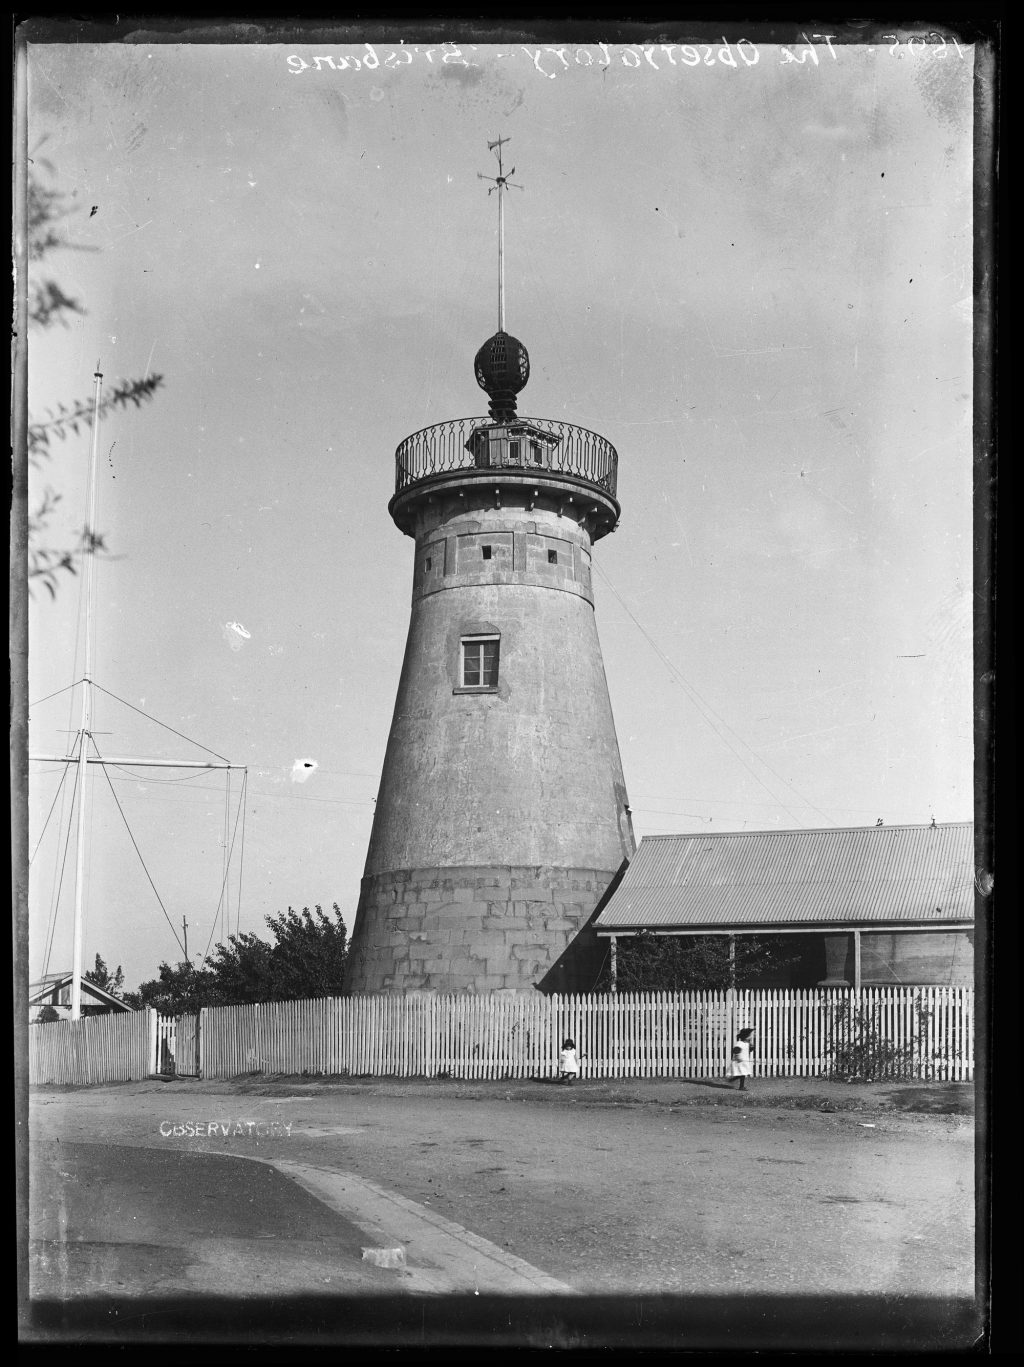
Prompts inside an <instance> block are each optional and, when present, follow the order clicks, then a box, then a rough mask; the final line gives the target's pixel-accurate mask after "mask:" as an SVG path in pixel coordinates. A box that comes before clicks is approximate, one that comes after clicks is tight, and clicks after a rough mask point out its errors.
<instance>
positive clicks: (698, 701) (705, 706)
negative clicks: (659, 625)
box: [594, 561, 835, 826]
mask: <svg viewBox="0 0 1024 1367" xmlns="http://www.w3.org/2000/svg"><path fill="white" fill-rule="evenodd" d="M594 564H595V567H596V569H597V571H598V573H599V574H600V575H601V578H602V579H603V580H604V582H605V583H606V584H607V585H608V587H609V588H610V589H611V591H612V593H613V594H614V595H615V597H616V598H617V599H618V601H619V603H620V604H621V605H622V608H623V610H624V611H625V612H626V614H627V616H628V617H629V619H630V621H631V622H632V623H633V625H634V626H635V627H636V628H637V630H638V631H639V632H640V634H641V635H642V636H643V637H644V639H645V640H646V641H647V642H648V644H649V645H650V646H651V649H652V650H653V651H654V653H655V654H656V655H657V656H658V659H659V660H661V662H662V664H664V665H665V667H666V668H667V669H668V670H669V671H670V672H671V673H672V675H673V676H674V677H675V678H676V679H677V680H678V682H679V683H680V684H681V685H682V687H683V691H684V693H685V694H686V697H687V698H688V699H689V701H690V703H691V704H692V705H693V706H694V708H696V710H697V712H698V713H699V714H700V715H701V717H702V718H703V719H704V721H705V722H707V724H708V726H709V727H710V728H711V730H712V731H714V733H715V734H716V735H717V736H718V738H719V740H720V741H721V742H722V744H723V745H724V746H725V747H726V749H727V750H729V751H730V752H731V753H732V755H733V756H734V757H735V758H736V759H737V760H739V762H740V764H742V765H743V767H744V769H746V770H747V772H748V773H749V774H750V775H751V777H752V778H753V779H754V780H755V782H757V783H759V784H760V785H761V787H762V788H763V789H764V790H765V792H766V793H769V794H771V796H772V797H773V798H774V799H775V801H776V802H777V803H778V804H779V806H780V807H781V808H782V810H783V811H784V812H787V813H788V814H789V816H791V817H792V818H793V820H794V821H795V822H796V823H797V825H798V826H802V823H801V821H800V818H799V817H798V816H797V815H796V814H795V812H794V811H793V810H792V808H791V807H790V806H789V805H788V804H787V803H786V802H785V801H784V800H783V799H782V798H781V797H780V796H779V795H778V794H777V793H776V792H774V791H773V789H772V788H771V787H770V786H769V784H767V783H766V782H765V781H764V779H763V778H762V777H761V776H760V774H758V773H757V771H756V770H755V769H754V768H753V767H752V766H751V765H750V764H749V763H748V762H747V760H746V759H745V758H744V757H743V755H742V754H741V753H740V752H739V750H737V749H736V747H735V746H734V745H733V744H732V743H731V741H730V740H729V737H728V736H727V735H725V734H724V731H723V730H722V728H725V730H726V731H729V732H731V733H732V735H733V736H735V738H736V740H737V741H738V742H739V744H740V745H742V746H743V747H744V748H745V749H747V750H749V751H750V753H751V755H753V757H754V758H755V759H756V760H757V761H758V763H760V764H763V765H764V767H765V768H766V769H767V770H768V772H769V773H770V774H772V775H773V776H774V777H775V778H777V779H778V781H779V782H780V783H782V784H784V785H785V786H786V787H787V788H789V789H790V791H791V792H793V793H794V794H795V795H796V796H797V797H798V798H800V803H801V805H802V806H804V807H806V808H808V809H809V810H810V811H814V812H817V813H818V815H819V816H821V817H822V818H823V819H824V820H825V821H826V822H827V823H828V824H829V825H830V826H832V825H835V822H833V821H832V820H831V819H830V818H829V816H828V815H827V813H825V812H823V811H822V810H821V808H820V807H818V806H816V805H815V804H814V803H813V802H808V801H807V799H806V798H805V797H804V796H803V795H802V794H801V793H799V792H797V790H796V789H795V788H794V787H793V785H792V784H791V783H790V782H789V780H788V779H786V778H784V777H783V776H782V775H781V774H780V773H779V772H778V771H777V770H776V769H774V768H773V767H772V765H770V764H769V763H768V761H767V760H766V759H762V758H761V756H760V755H758V754H757V752H756V751H755V750H753V749H752V748H751V747H750V746H749V745H747V743H746V741H744V740H743V738H742V737H741V736H740V735H739V734H738V733H737V732H736V731H735V730H733V728H732V727H731V726H730V725H729V723H728V722H727V721H726V720H725V718H724V717H723V716H721V714H720V713H718V712H716V711H715V709H714V708H713V707H712V706H711V704H710V703H709V702H707V701H706V700H705V699H704V698H703V697H701V695H700V693H699V692H698V691H697V689H696V688H695V687H694V686H693V684H691V683H690V681H689V680H688V679H687V678H686V677H685V676H684V675H683V674H682V673H681V671H680V670H679V669H678V668H677V667H676V666H675V665H674V664H673V663H672V661H671V660H670V659H669V657H668V656H667V655H666V654H665V652H664V651H663V650H662V649H661V647H660V646H659V645H658V643H657V642H656V641H655V639H654V637H653V636H651V634H650V632H648V631H647V629H646V628H645V627H644V626H643V624H642V623H641V622H640V621H639V620H638V619H637V617H636V615H635V614H634V613H633V611H632V610H631V609H630V607H629V605H628V603H627V602H626V600H625V599H624V598H623V597H622V595H621V594H620V593H619V591H618V589H616V587H615V585H614V584H613V583H612V581H611V580H610V579H609V578H608V575H607V574H606V573H605V571H604V570H603V569H602V568H601V566H600V565H598V564H597V561H595V562H594ZM713 719H717V721H718V722H719V723H720V724H721V725H720V726H716V725H715V720H713Z"/></svg>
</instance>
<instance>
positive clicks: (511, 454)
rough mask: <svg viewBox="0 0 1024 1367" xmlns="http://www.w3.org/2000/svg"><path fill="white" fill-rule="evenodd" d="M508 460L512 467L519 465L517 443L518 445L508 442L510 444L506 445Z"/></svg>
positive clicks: (515, 442)
mask: <svg viewBox="0 0 1024 1367" xmlns="http://www.w3.org/2000/svg"><path fill="white" fill-rule="evenodd" d="M508 458H509V462H510V463H511V464H512V465H518V464H519V443H518V442H517V441H510V442H509V444H508Z"/></svg>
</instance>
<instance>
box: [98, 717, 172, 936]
mask: <svg viewBox="0 0 1024 1367" xmlns="http://www.w3.org/2000/svg"><path fill="white" fill-rule="evenodd" d="M119 701H120V700H119ZM93 748H94V749H95V750H96V754H97V757H98V758H101V759H102V756H100V752H99V748H98V747H97V746H96V742H95V740H94V741H93ZM100 768H101V769H102V770H103V776H104V778H105V779H106V780H107V787H108V788H109V789H110V793H111V796H112V797H113V799H114V802H115V804H116V806H117V810H118V811H119V812H120V814H121V820H122V821H123V822H124V828H125V830H126V831H127V832H128V838H129V840H131V842H132V844H133V845H134V847H135V853H136V854H137V855H138V856H139V863H140V864H141V865H142V868H143V871H144V873H145V875H146V877H147V878H148V879H149V886H150V887H151V888H152V889H153V895H154V896H155V897H156V900H157V902H158V903H159V905H160V910H161V911H162V912H163V914H164V920H165V921H166V922H167V924H168V925H169V926H170V928H171V934H172V935H173V936H174V941H175V943H176V944H177V946H178V948H179V949H180V950H181V952H182V953H184V952H185V947H184V945H183V944H182V943H181V940H180V938H179V937H178V931H177V928H176V926H175V924H174V922H173V921H172V920H171V918H170V915H169V914H168V911H167V908H166V907H165V906H164V902H163V898H162V897H161V896H160V893H159V892H158V891H157V886H156V884H155V883H154V882H153V878H152V875H151V874H150V872H149V869H148V868H147V866H146V861H145V859H144V858H143V857H142V851H141V850H140V849H139V846H138V842H137V841H136V839H135V836H134V835H133V834H132V828H131V826H129V824H128V818H127V817H126V816H125V814H124V808H123V807H122V806H121V803H120V801H119V799H118V796H117V793H116V791H115V790H114V784H113V781H112V780H111V778H110V775H109V774H108V773H107V766H106V765H105V764H101V765H100Z"/></svg>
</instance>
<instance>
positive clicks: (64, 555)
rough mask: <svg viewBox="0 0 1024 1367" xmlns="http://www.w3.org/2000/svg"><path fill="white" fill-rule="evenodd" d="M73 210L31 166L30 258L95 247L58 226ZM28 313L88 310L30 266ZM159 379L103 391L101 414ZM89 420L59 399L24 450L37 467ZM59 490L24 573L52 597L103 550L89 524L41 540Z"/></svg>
mask: <svg viewBox="0 0 1024 1367" xmlns="http://www.w3.org/2000/svg"><path fill="white" fill-rule="evenodd" d="M36 160H37V162H38V164H39V165H41V166H43V167H45V168H46V169H47V170H48V171H50V172H51V173H52V171H53V167H52V165H51V164H50V163H49V162H46V161H44V160H42V159H41V158H37V159H36ZM74 212H75V206H74V203H73V197H72V196H70V195H68V194H66V193H65V192H64V191H62V190H57V189H54V188H53V187H52V186H48V185H46V184H44V183H43V181H42V180H41V179H40V177H39V174H38V172H37V171H36V170H35V168H33V169H31V170H30V172H29V178H28V255H29V260H30V262H32V263H38V262H41V261H43V260H45V259H46V258H47V257H48V256H49V255H50V253H51V252H54V251H56V250H58V249H64V250H72V251H95V250H96V248H95V247H92V246H89V245H84V244H82V243H77V242H73V241H71V239H70V238H69V237H68V235H67V232H66V230H59V226H58V225H60V224H61V223H62V222H63V220H65V219H67V218H68V217H70V216H71V215H72V214H73V213H74ZM28 295H29V297H28V316H29V323H30V324H31V325H32V326H33V327H36V328H41V329H44V330H45V329H47V328H50V327H52V326H53V325H54V324H55V323H60V324H61V325H62V326H63V327H67V326H68V317H69V315H77V316H84V314H85V312H86V310H85V308H84V306H83V305H82V303H81V301H80V300H78V299H76V298H74V297H73V296H71V295H69V294H66V293H65V291H64V289H63V288H62V287H61V286H60V285H59V284H58V283H57V281H56V280H54V279H52V278H51V277H50V276H49V275H48V274H46V273H42V272H40V271H38V270H36V271H32V270H31V269H30V272H29V279H28ZM162 383H163V376H162V375H147V376H145V377H144V378H143V379H141V380H138V379H136V380H122V381H120V382H119V383H117V384H116V385H114V386H113V388H111V389H109V390H108V391H107V394H106V395H105V397H104V398H103V399H102V400H101V402H100V405H99V411H100V415H101V416H102V415H104V414H106V413H109V412H112V411H114V410H115V409H119V408H125V407H127V406H128V404H130V403H131V404H134V405H135V407H136V408H139V407H141V406H142V404H143V402H145V401H146V400H148V399H151V398H152V397H153V395H154V394H155V393H156V391H157V389H159V387H160V385H161V384H162ZM92 421H93V405H92V402H91V401H90V400H88V399H80V400H75V401H74V402H72V403H71V404H70V406H69V405H66V404H64V403H58V405H57V411H56V412H54V411H53V410H52V409H48V410H47V416H46V418H45V419H44V420H43V421H36V422H30V423H29V429H28V456H29V460H30V462H31V463H32V464H33V465H34V466H35V467H36V469H40V468H41V467H42V464H43V462H44V461H45V460H46V459H48V458H49V457H50V455H51V454H52V451H51V442H52V441H53V440H55V439H59V440H61V441H64V440H66V438H67V437H68V436H69V435H74V436H78V435H79V432H80V430H88V428H89V427H90V426H91V425H92ZM60 500H61V496H60V494H58V493H56V492H55V491H54V490H53V489H50V488H46V489H44V491H43V494H42V497H41V498H40V499H39V501H38V502H37V503H36V506H35V508H34V510H33V512H32V513H31V515H30V517H29V528H28V579H29V583H30V585H31V583H32V581H36V582H37V583H39V584H41V585H42V586H43V587H44V588H45V589H46V591H47V593H48V594H49V595H50V597H51V598H56V596H57V588H58V586H59V583H60V579H61V576H62V575H64V574H76V573H77V570H76V565H77V564H78V562H79V561H80V560H81V559H82V557H83V556H86V555H98V554H101V553H102V552H103V551H105V550H106V545H105V542H104V539H103V536H102V535H101V534H100V533H99V532H97V531H96V530H95V528H91V527H88V526H86V527H83V529H82V531H81V532H80V533H79V534H78V537H77V539H76V540H75V542H74V544H73V545H71V546H62V547H53V546H47V545H46V544H45V541H44V538H45V535H46V532H47V529H48V527H49V524H50V520H51V518H52V516H53V514H54V512H55V510H56V508H57V505H58V504H59V503H60Z"/></svg>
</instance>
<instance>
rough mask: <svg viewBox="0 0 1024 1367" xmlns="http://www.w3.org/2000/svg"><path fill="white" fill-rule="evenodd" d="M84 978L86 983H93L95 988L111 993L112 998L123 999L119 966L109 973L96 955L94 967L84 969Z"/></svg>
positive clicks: (122, 973) (122, 977)
mask: <svg viewBox="0 0 1024 1367" xmlns="http://www.w3.org/2000/svg"><path fill="white" fill-rule="evenodd" d="M84 977H85V979H86V981H87V982H91V983H93V984H94V985H95V986H96V987H102V988H103V990H104V991H105V992H109V993H111V995H112V996H114V997H121V998H122V999H123V998H124V991H123V988H124V969H123V968H122V967H121V965H120V964H118V966H117V971H116V972H114V973H111V972H110V970H109V969H108V968H107V965H106V964H105V963H104V962H103V960H102V959H101V958H100V956H99V955H98V954H97V955H96V963H95V965H94V966H93V967H92V968H87V969H86V971H85V974H84Z"/></svg>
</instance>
